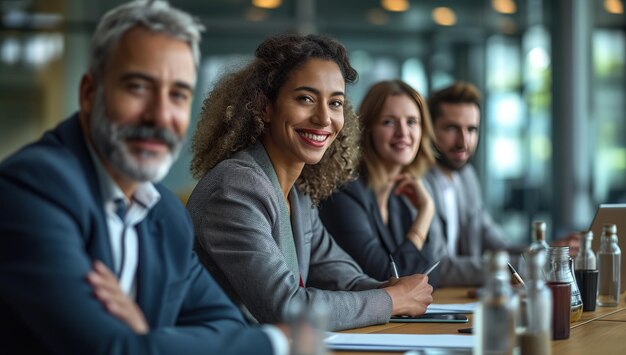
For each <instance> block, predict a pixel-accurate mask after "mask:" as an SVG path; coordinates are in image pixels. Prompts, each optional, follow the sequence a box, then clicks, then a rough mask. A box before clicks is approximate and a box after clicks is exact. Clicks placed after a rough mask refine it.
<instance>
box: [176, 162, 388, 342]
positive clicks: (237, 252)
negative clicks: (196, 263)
mask: <svg viewBox="0 0 626 355" xmlns="http://www.w3.org/2000/svg"><path fill="white" fill-rule="evenodd" d="M277 198H279V197H277V196H276V193H275V192H274V190H273V188H272V186H271V184H270V182H269V180H267V178H266V177H265V176H264V174H263V173H262V171H260V170H259V169H255V167H253V166H245V165H243V164H241V163H236V162H229V161H225V162H222V163H221V164H220V165H218V166H217V167H216V168H214V169H213V170H212V171H211V172H210V173H209V174H208V175H207V176H205V178H204V179H202V181H200V182H199V183H198V185H197V186H196V189H195V190H194V193H193V194H192V196H191V197H190V199H189V202H188V208H189V210H190V213H191V215H192V219H193V221H194V227H195V230H196V236H197V238H198V245H199V248H198V253H199V254H200V256H201V258H202V259H203V262H205V263H206V262H208V263H209V264H212V266H211V267H209V269H210V271H212V272H214V273H216V275H215V276H216V278H217V279H218V280H220V283H221V284H222V286H223V287H224V288H226V290H227V292H229V294H231V296H233V297H234V298H235V299H236V301H237V302H240V303H242V304H243V305H245V307H246V308H247V309H248V311H250V313H251V314H252V315H253V316H254V317H255V318H256V319H257V320H258V321H259V322H261V323H275V322H283V321H285V314H286V311H287V307H288V304H289V303H290V302H291V301H292V300H294V299H296V298H298V299H300V300H302V301H304V302H315V301H324V302H325V303H326V304H327V305H328V307H329V316H330V317H329V328H330V329H331V330H339V329H346V328H354V327H361V326H365V325H371V324H377V323H384V322H386V321H387V320H388V319H389V316H390V315H391V299H390V297H389V296H388V294H387V293H386V291H384V290H381V289H374V290H365V291H349V290H351V289H354V290H358V289H363V288H367V287H368V286H373V287H375V286H377V285H378V284H374V283H372V282H370V281H369V280H367V279H364V278H362V277H358V276H357V274H358V272H357V270H358V267H357V270H354V268H353V267H346V265H347V264H349V263H354V262H353V261H352V260H349V262H347V261H346V259H345V253H344V252H343V251H342V250H341V249H339V248H338V246H336V244H334V241H332V239H331V238H330V236H329V235H327V234H325V233H324V232H323V231H322V232H320V231H319V228H320V226H321V224H320V226H318V227H316V228H315V229H316V233H314V234H315V236H314V237H312V241H311V243H313V245H312V249H313V250H314V251H313V252H312V255H311V262H310V264H309V265H310V266H309V271H310V274H311V281H312V283H316V284H317V285H319V286H320V287H324V288H327V290H322V289H319V288H314V287H307V288H301V287H300V286H299V275H293V273H292V272H291V271H290V270H289V268H288V266H287V263H286V262H285V258H284V256H283V254H282V252H281V250H280V248H279V246H278V244H277V242H276V240H275V239H274V238H275V235H277V233H278V227H277V218H278V213H277V211H278V207H277ZM317 223H319V220H318V221H317ZM321 228H322V230H323V227H321ZM337 265H341V267H338V268H337ZM351 268H352V269H353V270H352V271H350V269H351ZM337 270H340V271H339V272H341V273H339V274H338V273H337ZM346 270H347V271H346ZM344 272H345V274H344ZM339 275H340V276H341V277H337V276H339ZM333 278H334V279H335V281H334V286H333V285H332V284H333V281H332V280H333ZM313 280H315V281H314V282H313Z"/></svg>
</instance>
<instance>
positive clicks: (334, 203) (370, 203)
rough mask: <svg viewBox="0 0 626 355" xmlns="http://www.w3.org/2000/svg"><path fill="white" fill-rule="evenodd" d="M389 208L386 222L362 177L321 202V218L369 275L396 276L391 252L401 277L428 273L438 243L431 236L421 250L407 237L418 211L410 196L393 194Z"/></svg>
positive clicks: (372, 193)
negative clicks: (434, 242)
mask: <svg viewBox="0 0 626 355" xmlns="http://www.w3.org/2000/svg"><path fill="white" fill-rule="evenodd" d="M388 210H389V214H388V215H389V220H388V224H387V225H385V224H384V223H383V220H382V217H381V215H380V210H379V208H378V203H377V201H376V196H375V195H374V191H373V190H372V189H371V188H369V187H368V186H367V183H366V181H365V177H363V176H361V177H359V179H358V180H356V181H353V182H350V183H348V184H347V185H345V186H343V187H342V188H341V189H340V190H339V191H337V192H335V193H334V194H333V195H331V196H330V197H329V198H328V199H327V200H326V201H324V202H323V203H322V204H321V205H320V218H321V219H322V222H324V226H325V227H326V229H328V231H329V232H330V234H331V235H332V236H333V238H335V240H336V241H337V243H338V244H339V246H341V247H342V248H343V249H344V250H345V251H346V252H348V254H350V255H351V256H352V257H353V258H354V260H356V262H357V263H359V265H360V266H361V267H362V268H363V270H364V271H365V272H366V273H367V274H368V275H370V276H372V277H374V278H376V279H378V280H387V279H389V277H391V276H392V273H391V267H390V258H389V254H391V255H392V256H393V259H394V261H395V263H396V266H397V268H398V273H399V274H400V276H406V275H411V274H415V273H420V272H424V271H425V270H426V269H427V268H428V267H429V266H430V265H431V264H432V263H433V262H434V259H433V254H434V252H433V251H432V250H431V249H432V248H434V247H435V245H434V244H433V243H432V242H430V238H428V239H427V241H426V243H425V244H424V247H423V248H422V250H421V251H420V250H419V249H417V248H416V247H415V245H414V244H413V243H411V242H410V241H409V240H408V239H407V238H406V233H407V232H408V230H409V229H410V228H411V225H412V224H413V221H414V220H415V216H416V215H417V211H416V210H415V208H413V206H412V205H410V203H409V202H408V201H407V200H406V199H404V198H403V197H400V196H396V195H393V194H392V195H391V196H390V197H389V202H388ZM431 275H433V274H431ZM430 283H433V282H432V280H431V282H430Z"/></svg>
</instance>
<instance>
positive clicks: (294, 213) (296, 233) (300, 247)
mask: <svg viewBox="0 0 626 355" xmlns="http://www.w3.org/2000/svg"><path fill="white" fill-rule="evenodd" d="M289 202H290V203H291V227H292V231H293V240H294V243H295V250H296V258H297V261H298V271H299V272H300V276H301V277H302V282H303V283H304V284H305V285H306V280H307V278H308V276H309V262H310V255H311V243H305V236H304V233H305V232H306V231H311V230H312V229H313V227H312V226H311V223H310V222H311V220H310V219H309V218H302V216H303V215H304V211H301V210H302V208H304V207H306V206H302V203H301V202H300V195H299V194H298V192H297V190H296V188H295V187H294V188H292V189H291V191H290V192H289Z"/></svg>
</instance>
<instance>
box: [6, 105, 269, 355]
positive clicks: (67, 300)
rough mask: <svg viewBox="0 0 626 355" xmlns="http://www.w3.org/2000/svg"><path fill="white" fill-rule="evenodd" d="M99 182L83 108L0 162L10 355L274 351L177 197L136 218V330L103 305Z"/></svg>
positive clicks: (106, 252) (105, 244) (107, 258)
mask: <svg viewBox="0 0 626 355" xmlns="http://www.w3.org/2000/svg"><path fill="white" fill-rule="evenodd" d="M98 186H99V184H98V181H97V176H96V173H95V168H94V166H93V162H92V161H91V157H90V155H89V153H88V151H87V147H86V143H85V140H84V137H83V133H82V131H81V128H80V124H79V121H78V116H77V115H75V116H73V117H72V118H70V119H68V120H66V121H65V122H62V123H61V124H60V125H59V126H58V127H57V128H55V129H54V130H52V131H50V132H48V133H46V134H45V135H44V136H43V138H42V139H41V140H39V141H38V142H35V143H34V144H32V145H29V146H27V147H25V148H23V149H22V150H20V151H19V152H17V153H16V154H14V155H13V156H11V157H10V158H8V159H7V160H5V161H4V162H3V163H2V164H1V165H0V196H1V199H2V200H1V201H2V202H1V203H0V338H1V339H0V343H1V344H2V353H6V354H21V353H24V354H52V353H56V354H203V355H205V354H235V353H240V354H244V353H252V352H254V353H255V354H269V353H271V344H270V342H269V338H268V337H267V336H266V335H265V334H264V333H263V332H262V331H261V330H259V329H258V328H248V327H247V326H246V324H245V322H244V320H243V318H242V315H241V314H240V312H239V311H238V310H237V308H236V307H235V306H234V305H233V304H232V303H231V301H230V300H229V299H228V298H227V296H226V295H225V294H224V292H223V291H222V290H221V289H220V287H219V286H218V285H217V283H216V282H215V281H214V280H213V279H212V278H211V277H210V276H209V274H208V273H207V272H206V271H205V270H204V268H203V267H202V266H201V265H200V263H199V262H198V259H197V258H196V256H195V254H194V253H193V252H192V245H193V244H192V243H193V228H192V225H191V222H190V218H189V216H188V214H187V213H186V211H185V209H184V208H183V206H182V205H181V204H180V202H179V201H178V199H177V198H176V196H174V195H173V194H172V193H171V192H169V191H168V190H167V189H165V188H164V187H163V186H161V185H159V184H157V185H156V187H157V189H158V191H159V192H160V194H161V200H160V201H159V202H158V203H157V205H156V206H154V208H153V209H152V210H150V212H149V214H148V216H147V217H146V219H145V220H144V221H143V222H142V223H140V224H139V226H138V228H137V230H138V236H139V265H138V270H137V273H138V275H137V303H138V304H139V306H140V307H141V309H142V310H143V312H144V314H145V317H146V319H147V321H148V323H149V326H150V332H149V333H148V334H147V335H145V336H138V335H136V334H134V332H133V331H132V330H131V329H130V328H129V327H128V326H127V325H126V324H125V323H123V322H121V321H120V320H118V319H117V318H116V317H114V316H112V315H110V314H109V313H107V311H106V310H105V309H104V307H103V306H102V304H101V303H100V302H99V301H98V300H96V299H95V298H94V296H93V294H92V293H93V290H92V288H91V287H90V285H89V284H88V283H87V281H86V280H85V276H86V275H87V273H88V272H89V271H90V269H91V265H92V262H93V261H94V260H101V261H102V262H104V263H105V264H106V265H107V266H108V267H109V268H111V269H112V255H111V250H110V246H109V237H108V232H107V223H106V219H105V212H104V210H103V204H102V200H101V193H100V191H99V187H98Z"/></svg>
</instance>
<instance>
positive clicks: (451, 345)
mask: <svg viewBox="0 0 626 355" xmlns="http://www.w3.org/2000/svg"><path fill="white" fill-rule="evenodd" d="M326 335H327V336H326V339H324V343H325V344H326V346H327V347H328V348H329V349H334V350H339V349H341V350H372V351H373V350H378V351H389V350H390V351H407V350H412V349H426V348H441V349H444V348H445V349H471V348H472V345H473V344H474V336H473V335H452V334H348V333H326Z"/></svg>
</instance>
